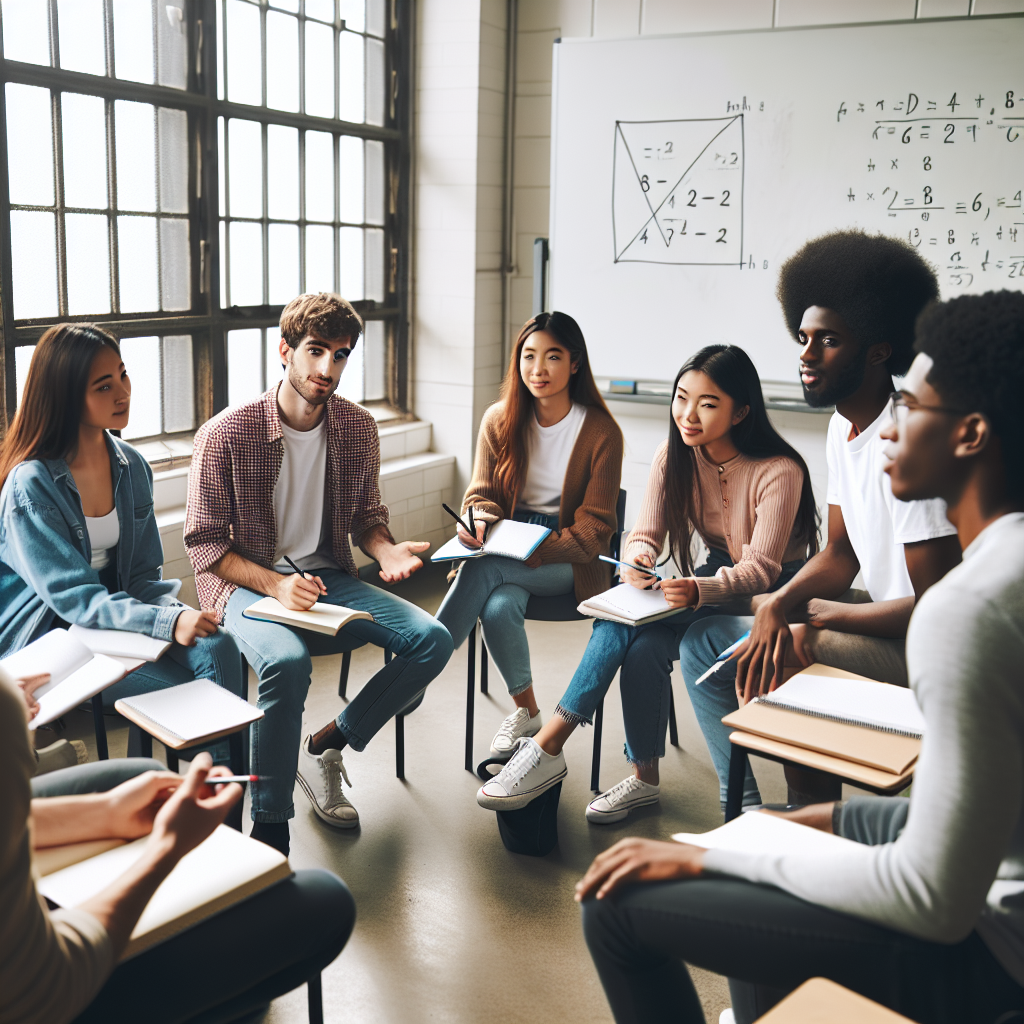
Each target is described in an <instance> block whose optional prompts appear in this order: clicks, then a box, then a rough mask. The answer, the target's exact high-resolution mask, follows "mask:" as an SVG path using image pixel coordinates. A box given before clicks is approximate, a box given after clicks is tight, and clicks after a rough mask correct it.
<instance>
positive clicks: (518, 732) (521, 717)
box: [491, 708, 544, 757]
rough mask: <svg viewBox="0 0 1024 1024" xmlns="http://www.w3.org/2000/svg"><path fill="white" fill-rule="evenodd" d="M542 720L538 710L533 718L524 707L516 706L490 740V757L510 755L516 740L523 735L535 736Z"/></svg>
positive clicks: (542, 722)
mask: <svg viewBox="0 0 1024 1024" xmlns="http://www.w3.org/2000/svg"><path fill="white" fill-rule="evenodd" d="M543 724H544V720H543V718H542V717H541V714H540V712H539V711H538V712H537V714H536V715H534V717H533V718H531V717H530V712H529V711H527V709H526V708H516V709H515V711H513V712H512V714H511V715H509V716H508V718H506V719H505V721H504V722H502V723H501V728H500V729H499V730H498V731H497V732H496V733H495V734H494V739H493V740H491V757H511V756H512V751H513V750H515V748H516V742H517V741H518V740H519V739H520V738H521V737H523V736H536V735H537V733H538V732H540V727H541V726H542V725H543Z"/></svg>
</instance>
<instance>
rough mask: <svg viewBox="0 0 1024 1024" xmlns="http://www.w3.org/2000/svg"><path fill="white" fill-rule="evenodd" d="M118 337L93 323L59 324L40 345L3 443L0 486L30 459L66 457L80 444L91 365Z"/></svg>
mask: <svg viewBox="0 0 1024 1024" xmlns="http://www.w3.org/2000/svg"><path fill="white" fill-rule="evenodd" d="M104 345H108V346H109V347H110V348H112V349H113V350H114V351H115V352H116V353H117V354H118V355H120V354H121V348H120V346H119V345H118V343H117V340H116V339H115V338H114V337H113V336H112V335H110V334H107V332H106V331H104V330H101V329H100V328H99V327H97V326H96V325H95V324H57V326H56V327H51V328H50V329H49V330H48V331H47V332H46V333H45V334H44V335H43V336H42V337H41V338H40V339H39V341H38V343H37V344H36V348H35V351H34V352H33V353H32V361H31V362H30V363H29V367H28V375H27V376H26V378H25V390H24V392H23V394H22V399H21V404H20V405H19V406H18V411H17V412H16V413H15V414H14V420H13V422H12V423H11V426H10V428H9V429H8V431H7V436H6V437H5V438H4V440H3V443H2V444H0V487H3V485H4V484H5V483H6V482H7V477H8V476H9V475H10V473H11V470H13V469H14V467H15V466H17V465H19V463H22V462H26V461H28V460H29V459H66V458H67V457H68V456H69V455H71V454H72V453H73V452H74V451H75V449H76V448H77V446H78V429H79V424H80V423H81V420H82V407H83V406H84V405H85V390H86V387H87V385H88V383H89V369H90V367H91V366H92V361H93V359H95V358H96V355H97V353H98V352H99V351H100V349H102V348H103V346H104Z"/></svg>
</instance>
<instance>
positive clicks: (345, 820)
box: [296, 736, 359, 828]
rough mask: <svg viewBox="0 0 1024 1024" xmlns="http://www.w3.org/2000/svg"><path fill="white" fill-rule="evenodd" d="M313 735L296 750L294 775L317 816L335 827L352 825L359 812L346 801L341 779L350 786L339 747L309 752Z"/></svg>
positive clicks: (356, 823)
mask: <svg viewBox="0 0 1024 1024" xmlns="http://www.w3.org/2000/svg"><path fill="white" fill-rule="evenodd" d="M312 738H313V737H312V736H307V737H306V739H305V740H304V741H303V744H302V747H301V749H300V750H299V769H298V771H297V772H296V778H297V779H298V780H299V785H300V786H301V787H302V792H303V793H305V794H306V796H308V797H309V802H310V803H311V804H312V805H313V810H314V811H316V813H317V817H319V818H320V820H321V821H326V822H327V824H328V825H333V826H334V827H335V828H355V827H356V826H357V825H358V824H359V812H358V811H357V810H356V809H355V808H354V807H353V806H352V804H350V803H349V801H348V797H346V796H345V794H344V792H343V790H342V785H341V781H342V779H344V780H345V782H346V784H347V785H348V786H349V787H350V788H351V786H352V783H351V782H349V779H348V772H346V771H345V762H344V761H343V760H342V758H341V751H340V750H325V751H324V752H323V753H322V754H313V753H310V750H309V744H310V741H311V740H312Z"/></svg>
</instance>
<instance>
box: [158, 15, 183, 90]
mask: <svg viewBox="0 0 1024 1024" xmlns="http://www.w3.org/2000/svg"><path fill="white" fill-rule="evenodd" d="M155 6H156V10H157V19H156V36H157V50H156V65H157V75H156V80H157V84H158V85H166V86H169V87H170V88H172V89H184V88H185V87H186V85H187V84H188V26H187V25H186V23H185V10H184V0H178V4H177V5H176V6H175V5H173V4H166V3H158V4H156V5H155Z"/></svg>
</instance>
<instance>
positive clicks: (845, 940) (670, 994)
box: [583, 797, 1024, 1024]
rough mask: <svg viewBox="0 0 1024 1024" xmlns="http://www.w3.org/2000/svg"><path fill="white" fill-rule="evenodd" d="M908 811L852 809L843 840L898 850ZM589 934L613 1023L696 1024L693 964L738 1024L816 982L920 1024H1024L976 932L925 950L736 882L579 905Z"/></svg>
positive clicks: (917, 942) (892, 802)
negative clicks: (709, 974)
mask: <svg viewBox="0 0 1024 1024" xmlns="http://www.w3.org/2000/svg"><path fill="white" fill-rule="evenodd" d="M907 806H908V801H906V800H903V799H900V798H890V799H885V798H877V797H873V798H856V799H854V800H851V801H850V802H849V803H848V804H847V805H846V806H845V807H844V808H843V816H842V826H841V831H842V834H843V835H844V836H845V837H846V838H848V839H853V840H855V841H857V842H864V843H868V844H869V845H875V844H878V843H885V842H891V841H892V840H893V839H895V838H896V836H897V835H898V834H899V831H900V829H901V828H902V827H903V823H904V822H905V820H906V814H907ZM583 930H584V934H585V936H586V940H587V945H588V946H589V947H590V953H591V956H592V957H593V959H594V965H595V966H596V968H597V972H598V974H599V975H600V977H601V983H602V984H603V985H604V990H605V994H606V995H607V997H608V1002H609V1003H610V1005H611V1008H612V1013H613V1014H614V1016H615V1020H616V1021H617V1022H618V1024H633V1022H637V1024H639V1022H641V1021H643V1022H646V1024H660V1022H666V1024H667V1022H669V1021H671V1022H673V1024H701V1022H703V1021H704V1013H703V1011H702V1009H701V1005H700V1000H699V999H698V998H697V993H696V990H695V989H694V987H693V982H692V981H691V980H690V975H689V973H688V972H687V970H686V966H685V964H687V963H690V964H693V965H694V966H696V967H701V968H704V969H705V970H708V971H713V972H715V973H716V974H722V975H725V976H726V977H727V978H729V988H730V992H731V994H732V1002H733V1011H734V1013H735V1015H736V1021H737V1024H748V1022H750V1021H753V1020H755V1019H756V1018H757V1017H759V1016H761V1015H762V1014H763V1013H765V1012H767V1011H768V1010H769V1009H770V1008H771V1007H772V1006H774V1005H775V1003H777V1002H778V1001H779V1000H780V999H782V998H783V997H784V996H785V995H786V994H787V993H789V992H791V991H792V990H793V989H795V988H796V987H797V986H799V985H801V984H802V983H803V982H805V981H807V980H808V979H809V978H815V977H823V978H830V979H831V980H832V981H835V982H838V983H839V984H840V985H845V986H846V987H847V988H849V989H852V990H853V991H855V992H859V993H861V994H862V995H865V996H867V997H868V998H869V999H874V1000H875V1001H876V1002H879V1003H881V1004H882V1005H883V1006H888V1007H890V1008H891V1009H893V1010H896V1011H897V1012H899V1013H903V1014H905V1015H906V1016H908V1017H910V1018H911V1019H912V1020H915V1021H920V1022H921V1024H996V1022H999V1024H1021V1022H1024V988H1021V986H1019V985H1017V984H1016V983H1015V982H1014V980H1013V979H1012V978H1011V977H1010V976H1009V975H1008V974H1007V973H1006V971H1004V970H1003V968H1002V967H1001V966H1000V965H999V963H998V962H997V961H996V960H995V958H994V957H993V956H992V954H991V953H990V952H989V951H988V949H987V947H986V946H985V944H984V943H983V942H982V941H981V939H980V938H979V937H978V935H977V933H972V934H971V935H970V936H968V937H967V938H966V939H965V940H964V941H963V942H959V943H957V944H955V945H940V944H939V943H935V942H925V941H923V940H921V939H915V938H912V937H911V936H909V935H902V934H900V933H899V932H895V931H892V930H891V929H888V928H882V927H880V926H878V925H874V924H870V923H869V922H867V921H862V920H859V919H858V918H854V917H849V916H847V915H845V914H840V913H837V912H835V911H832V910H826V909H825V908H823V907H818V906H815V905H814V904H811V903H806V902H804V901H803V900H800V899H797V898H796V897H795V896H790V895H789V894H788V893H784V892H782V891H781V890H779V889H774V888H771V887H769V886H762V885H753V884H751V883H749V882H744V881H739V880H736V879H730V878H699V879H694V880H692V881H684V882H661V883H656V884H648V885H632V886H629V887H628V888H626V889H623V890H622V891H621V892H620V893H618V894H617V895H614V896H612V897H610V898H607V899H604V900H600V901H598V900H593V899H592V900H588V901H587V902H586V903H584V904H583Z"/></svg>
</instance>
